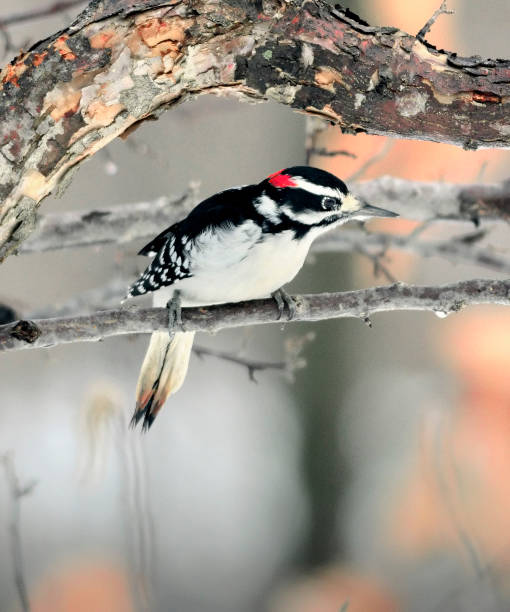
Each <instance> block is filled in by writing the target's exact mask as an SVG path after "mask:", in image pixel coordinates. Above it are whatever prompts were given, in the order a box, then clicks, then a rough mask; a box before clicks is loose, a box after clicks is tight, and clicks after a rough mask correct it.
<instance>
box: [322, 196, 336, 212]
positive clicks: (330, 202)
mask: <svg viewBox="0 0 510 612" xmlns="http://www.w3.org/2000/svg"><path fill="white" fill-rule="evenodd" d="M321 205H322V208H324V210H334V209H335V208H337V205H338V204H337V201H336V198H332V197H331V196H325V197H324V198H322V202H321Z"/></svg>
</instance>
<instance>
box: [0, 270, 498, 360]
mask: <svg viewBox="0 0 510 612" xmlns="http://www.w3.org/2000/svg"><path fill="white" fill-rule="evenodd" d="M295 300H296V316H295V321H320V320H324V319H338V318H345V317H355V318H360V319H363V320H365V321H366V320H369V317H370V316H371V315H372V314H374V313H378V312H393V311H397V310H420V311H431V312H435V313H437V314H438V315H439V316H446V315H447V314H449V313H451V312H457V311H459V310H461V309H462V308H464V307H465V306H469V305H475V304H500V305H505V306H508V305H510V281H497V280H477V279H475V280H470V281H463V282H459V283H452V284H449V285H442V286H439V287H419V286H412V285H405V284H403V283H396V284H394V285H388V286H384V287H375V288H372V289H362V290H359V291H346V292H342V293H323V294H318V295H300V296H295ZM278 314H279V313H278V309H277V307H276V304H275V302H274V300H272V299H268V300H255V301H252V302H244V303H240V304H224V305H221V306H210V307H207V308H204V307H202V308H184V309H183V312H182V318H183V326H182V329H183V330H184V331H208V332H216V331H218V330H220V329H225V328H234V327H243V326H245V325H260V324H262V323H279V324H281V322H282V321H281V320H279V319H278ZM167 326H168V311H167V310H166V309H165V308H124V309H120V310H106V311H101V312H97V313H95V314H93V315H85V316H78V317H69V318H63V319H46V320H44V319H43V320H36V321H18V322H17V323H11V324H8V325H3V326H1V327H0V350H4V351H9V350H17V349H23V348H43V347H50V346H56V345H58V344H66V343H70V342H84V341H97V340H102V339H103V338H108V337H110V336H119V335H125V334H140V333H149V332H152V331H156V330H165V329H167Z"/></svg>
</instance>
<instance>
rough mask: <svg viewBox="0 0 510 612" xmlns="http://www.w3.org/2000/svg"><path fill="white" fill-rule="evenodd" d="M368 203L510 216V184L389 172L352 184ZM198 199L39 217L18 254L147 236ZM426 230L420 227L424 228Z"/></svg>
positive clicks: (404, 211)
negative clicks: (430, 178)
mask: <svg viewBox="0 0 510 612" xmlns="http://www.w3.org/2000/svg"><path fill="white" fill-rule="evenodd" d="M351 189H352V191H353V193H355V194H357V195H358V196H360V197H362V198H363V199H364V200H367V201H368V202H373V203H374V204H377V205H378V206H383V207H385V208H389V209H390V210H395V211H396V212H398V213H399V214H400V215H401V216H402V217H405V218H406V219H415V220H417V221H429V220H442V221H456V222H457V221H461V222H465V223H469V224H472V223H473V220H474V219H484V220H488V221H498V220H499V221H500V220H505V221H507V220H508V212H507V211H510V184H509V183H502V184H500V185H483V184H476V183H475V184H470V185H458V184H455V183H425V182H417V181H407V180H404V179H397V178H393V177H389V176H385V177H381V178H378V179H374V180H371V181H364V182H362V183H354V184H353V185H351ZM196 202H197V187H196V185H193V184H192V185H190V188H189V190H188V191H187V192H186V193H185V194H183V195H182V196H173V197H169V198H158V199H157V200H153V201H149V202H139V203H135V204H124V205H119V206H115V207H110V208H103V209H99V210H93V211H90V210H89V211H76V212H66V213H47V214H45V215H40V217H39V218H38V221H37V226H36V229H35V231H34V232H33V233H32V235H31V236H30V237H29V238H28V239H27V240H26V241H25V242H23V244H21V246H20V248H19V251H18V252H19V253H34V252H41V251H50V250H56V249H63V248H71V247H82V246H94V245H99V244H108V243H116V244H123V243H126V242H130V241H132V240H138V239H148V238H152V237H153V236H154V235H156V234H158V233H159V232H161V231H162V229H164V228H165V227H167V226H168V225H171V224H172V223H175V222H176V221H179V220H180V219H182V218H183V217H184V216H185V214H187V213H188V212H189V211H190V210H191V208H192V207H193V206H194V205H195V204H196ZM420 231H421V230H420Z"/></svg>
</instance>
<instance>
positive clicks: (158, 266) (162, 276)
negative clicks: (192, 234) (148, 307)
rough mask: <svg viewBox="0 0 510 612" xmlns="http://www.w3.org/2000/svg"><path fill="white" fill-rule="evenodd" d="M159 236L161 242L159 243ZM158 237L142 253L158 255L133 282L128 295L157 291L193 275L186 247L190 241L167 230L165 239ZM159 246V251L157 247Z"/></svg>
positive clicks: (133, 295)
mask: <svg viewBox="0 0 510 612" xmlns="http://www.w3.org/2000/svg"><path fill="white" fill-rule="evenodd" d="M158 238H159V244H158V243H157V241H158ZM158 238H156V239H155V240H153V241H152V242H150V243H149V244H148V245H147V246H145V247H144V248H143V249H142V250H141V251H140V254H142V255H156V257H155V258H154V259H153V261H152V262H151V264H150V265H149V266H148V267H147V268H146V270H145V272H144V273H143V274H142V276H141V277H140V278H139V279H138V280H137V281H136V283H133V285H131V287H130V288H129V291H128V297H135V296H137V295H144V294H145V293H148V292H150V291H157V290H158V289H160V288H161V287H168V286H169V285H173V284H174V283H175V282H176V281H179V280H182V279H183V278H189V277H190V276H191V272H190V267H189V263H190V262H189V258H188V256H187V251H188V250H189V249H187V248H186V246H187V244H189V243H188V241H186V240H183V239H182V237H181V236H180V235H179V234H174V233H172V232H167V233H166V234H165V239H164V240H161V238H160V237H158ZM157 247H159V250H158V251H157V252H155V251H154V249H155V248H157Z"/></svg>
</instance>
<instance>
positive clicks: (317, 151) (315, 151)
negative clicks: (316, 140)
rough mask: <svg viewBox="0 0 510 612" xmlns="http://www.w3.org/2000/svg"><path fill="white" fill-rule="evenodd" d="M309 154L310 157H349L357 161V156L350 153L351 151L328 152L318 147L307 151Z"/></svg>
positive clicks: (336, 150)
mask: <svg viewBox="0 0 510 612" xmlns="http://www.w3.org/2000/svg"><path fill="white" fill-rule="evenodd" d="M309 154H310V156H312V155H317V156H319V157H340V156H343V157H350V158H351V159H357V157H358V156H357V155H356V154H355V153H352V152H351V151H347V150H345V149H333V150H329V149H326V148H324V147H320V148H318V149H310V150H309Z"/></svg>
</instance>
